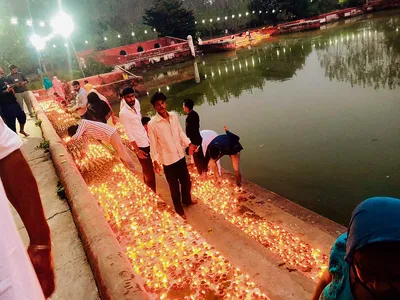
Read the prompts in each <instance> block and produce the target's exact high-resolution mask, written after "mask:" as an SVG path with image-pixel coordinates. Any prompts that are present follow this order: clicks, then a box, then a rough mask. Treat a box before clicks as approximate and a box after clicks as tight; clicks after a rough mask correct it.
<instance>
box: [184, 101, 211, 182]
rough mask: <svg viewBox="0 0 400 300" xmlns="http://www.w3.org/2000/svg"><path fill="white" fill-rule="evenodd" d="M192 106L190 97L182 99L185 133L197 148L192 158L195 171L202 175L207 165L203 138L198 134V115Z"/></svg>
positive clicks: (205, 171)
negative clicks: (184, 114) (185, 115)
mask: <svg viewBox="0 0 400 300" xmlns="http://www.w3.org/2000/svg"><path fill="white" fill-rule="evenodd" d="M193 107H194V102H193V100H192V99H185V101H183V110H184V111H185V112H186V113H187V115H188V116H187V118H186V135H187V136H188V138H189V139H190V141H191V142H192V144H193V145H195V146H196V148H197V149H196V151H195V152H194V153H193V159H194V164H195V165H196V169H197V172H198V173H199V174H200V175H202V174H203V173H204V174H206V173H207V166H206V165H205V163H206V161H205V157H204V155H203V149H202V146H201V144H202V141H203V138H202V137H201V135H200V117H199V114H198V113H197V112H195V111H194V110H193Z"/></svg>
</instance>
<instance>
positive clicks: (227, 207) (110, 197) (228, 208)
mask: <svg viewBox="0 0 400 300" xmlns="http://www.w3.org/2000/svg"><path fill="white" fill-rule="evenodd" d="M46 112H47V114H48V115H50V117H49V119H50V120H51V121H52V123H53V122H57V123H58V124H59V125H58V126H57V128H58V130H57V129H56V130H57V132H58V133H59V134H60V136H63V135H65V132H66V129H67V128H68V127H69V126H70V124H71V123H72V120H71V117H70V116H69V115H67V114H65V113H64V111H62V110H58V109H57V108H55V109H50V110H48V111H46ZM64 119H65V122H63V120H64ZM75 123H76V120H75ZM53 124H54V123H53ZM117 129H118V132H120V133H121V134H122V136H123V137H124V132H123V128H122V126H121V125H119V127H117ZM125 137H126V136H125ZM69 151H70V152H71V154H73V157H74V159H75V161H76V163H77V166H78V167H79V169H80V171H81V173H82V175H83V177H84V178H85V180H86V182H87V183H88V184H91V183H93V185H92V189H91V190H92V193H93V194H94V195H96V196H95V198H96V199H97V200H98V202H99V204H100V205H101V207H103V209H104V212H105V215H106V217H107V219H108V220H109V221H110V223H111V224H113V225H115V226H113V228H114V229H115V230H116V231H118V232H119V234H121V235H122V236H123V237H124V238H123V239H122V240H121V242H122V243H124V241H129V242H127V244H126V245H128V246H127V253H128V255H129V257H130V258H131V260H132V262H133V266H134V268H135V271H137V272H138V273H139V274H141V275H142V276H143V278H145V280H146V281H145V284H146V288H147V289H148V290H150V291H151V292H154V293H156V294H157V295H169V297H173V292H174V291H176V290H179V291H181V292H182V289H184V291H185V292H184V293H186V294H187V295H189V294H190V295H192V296H193V293H192V292H193V291H194V290H196V293H197V292H198V289H199V287H198V286H197V285H196V284H197V283H198V281H196V280H194V281H193V282H192V280H191V279H190V280H189V279H188V280H189V281H190V282H191V283H193V284H194V286H195V287H196V288H195V289H194V290H193V291H192V292H190V291H191V289H193V286H192V285H190V284H189V285H188V283H187V280H186V281H184V280H183V279H182V277H181V275H180V274H181V273H180V272H176V271H174V272H172V273H170V272H167V271H165V272H166V273H165V277H162V276H161V275H157V276H155V278H161V277H162V278H163V279H162V281H163V282H164V281H166V282H164V283H163V284H161V283H157V282H155V281H154V274H153V275H151V274H152V273H151V271H149V269H148V268H147V267H146V266H144V265H148V267H149V268H150V269H152V268H153V267H155V266H157V268H156V269H157V270H158V269H159V268H160V266H159V265H157V262H155V261H153V259H152V260H151V261H150V260H149V257H150V258H152V256H155V257H160V255H159V254H160V253H159V252H157V251H160V250H156V252H151V251H152V250H149V249H147V250H146V252H145V253H144V254H143V253H141V252H140V249H141V247H140V244H139V245H138V244H137V239H136V238H137V236H138V235H141V236H143V235H146V236H147V235H148V232H147V231H146V230H147V228H153V226H150V224H152V223H151V222H149V220H148V219H145V220H142V219H141V220H139V221H141V222H139V221H135V222H136V223H135V224H136V225H132V224H133V223H132V224H131V225H129V222H133V220H135V217H137V216H141V217H143V216H156V215H157V214H155V212H159V213H163V215H164V214H166V212H165V210H163V209H162V208H160V205H159V203H160V202H161V201H160V200H159V199H158V198H157V197H156V196H155V195H154V194H152V192H150V191H149V190H148V189H147V187H145V186H144V185H143V184H142V182H141V181H140V180H138V179H137V178H136V177H135V176H133V178H134V179H135V180H133V178H129V180H128V179H127V178H128V177H130V176H132V175H130V173H129V172H128V171H127V170H126V169H125V168H124V167H122V166H119V167H117V165H116V161H115V159H114V157H113V156H112V155H110V152H109V151H108V150H107V149H106V148H105V147H104V146H103V145H100V144H99V143H97V142H95V141H91V143H90V145H89V149H88V150H86V151H85V153H86V155H85V157H83V158H82V157H81V152H82V146H74V148H73V149H69ZM115 168H117V169H115ZM111 169H114V173H113V175H112V176H111V177H110V170H111ZM121 174H123V177H125V178H123V177H120V175H121ZM128 175H130V176H128ZM192 176H194V177H195V179H196V180H194V186H193V193H194V194H195V195H196V196H197V197H198V198H199V199H200V200H201V201H203V202H205V203H206V204H208V205H209V206H210V208H212V209H213V210H215V211H216V212H218V213H220V214H221V215H223V216H224V217H225V218H226V219H227V220H228V221H229V222H231V223H232V224H234V225H236V226H237V227H238V228H240V229H241V230H243V231H244V232H245V233H247V234H248V235H249V236H251V237H253V238H254V239H256V240H257V241H259V242H260V243H262V244H263V245H265V246H266V247H267V248H268V249H270V250H271V251H272V252H274V253H276V254H277V255H279V256H280V257H281V258H282V259H283V260H284V261H285V262H287V263H289V264H291V265H293V266H295V267H297V268H299V269H300V270H302V271H304V272H309V274H310V276H311V277H312V278H314V277H315V274H316V273H318V272H322V271H323V270H324V268H325V265H326V256H324V255H322V254H321V252H320V251H319V250H318V249H313V248H312V247H310V246H309V245H308V244H306V243H303V242H302V241H301V240H300V239H299V238H297V237H294V236H293V235H292V234H290V233H288V232H287V231H285V230H284V229H282V228H280V227H278V226H274V225H273V224H271V223H269V222H266V221H265V220H256V219H252V218H249V217H245V216H242V215H240V214H238V213H237V210H238V207H239V206H238V202H237V200H234V199H233V198H232V196H231V194H230V193H229V191H228V187H227V186H225V187H222V188H221V187H216V186H215V185H214V183H213V182H212V181H200V180H198V178H196V175H192ZM225 185H227V183H226V182H225ZM110 186H111V187H112V188H110ZM123 187H124V188H123ZM154 197H155V198H154ZM142 201H144V202H142ZM151 203H152V204H153V206H149V204H151ZM137 207H143V211H137V209H136V208H137ZM161 207H162V206H161ZM149 211H150V213H149ZM167 215H168V216H170V218H172V219H174V222H180V219H179V218H177V220H175V219H176V216H175V215H174V214H173V213H172V214H171V212H168V214H167ZM174 216H175V218H173V217H174ZM157 220H161V219H160V216H158V219H156V220H155V222H156V221H157ZM138 224H140V226H142V229H141V230H139V231H138V229H137V228H139V227H138ZM157 226H161V228H165V224H161V225H160V224H157V225H155V227H157ZM133 228H135V231H134V232H133V234H132V231H131V230H133ZM168 228H169V227H168ZM185 230H188V232H190V230H192V229H190V230H189V229H187V228H186V229H185ZM173 233H174V230H172V231H171V230H168V235H171V236H174V237H175V236H176V235H174V234H173ZM178 236H179V235H178ZM154 238H157V236H154ZM192 239H193V240H194V241H195V239H194V238H193V237H192ZM139 241H141V242H145V243H148V242H149V241H146V240H145V239H144V238H142V239H139ZM159 243H161V244H163V243H165V241H164V240H162V242H159ZM176 243H181V242H175V241H173V243H172V246H171V245H170V246H171V247H173V246H176V245H177V244H176ZM165 245H168V243H166V244H165ZM160 246H161V245H159V244H157V246H154V245H153V246H152V247H155V249H158V248H160ZM167 249H168V251H166V253H167V254H166V255H169V253H170V252H171V251H170V250H171V249H170V248H169V247H168V248H167ZM189 249H191V248H189ZM137 251H139V253H136V252H137ZM172 253H173V251H172ZM186 253H189V251H186ZM149 255H150V256H149ZM174 255H175V256H174V259H173V262H174V263H176V264H178V265H181V264H182V261H181V260H180V259H181V258H182V257H180V255H178V254H174ZM137 257H139V261H137V260H136V258H137ZM184 257H185V256H184ZM207 257H208V256H207ZM211 257H212V256H211ZM193 258H195V257H194V255H193ZM197 258H198V256H197ZM171 259H172V258H171ZM186 259H188V258H185V260H186ZM175 260H178V261H175ZM224 261H225V260H224ZM141 262H143V264H144V265H143V266H142V269H141V268H140V264H141ZM200 262H202V263H204V262H205V261H204V259H203V261H201V260H200ZM159 263H160V262H159V261H158V264H159ZM171 263H172V261H170V260H168V263H167V266H168V265H170V264H171ZM190 264H191V266H192V267H193V268H195V269H196V272H197V271H198V268H197V267H200V269H201V267H202V266H201V265H200V266H198V265H197V264H195V263H194V262H191V263H190ZM203 267H204V266H203ZM203 270H204V268H203ZM207 270H208V269H207ZM210 270H211V271H212V270H216V269H215V268H214V269H213V268H211V269H210ZM226 270H228V269H226ZM231 271H232V268H229V271H226V272H227V273H226V272H225V274H226V276H228V274H230V275H232V273H231ZM310 271H312V272H310ZM149 272H150V273H149ZM221 272H222V271H221ZM217 273H218V271H217ZM168 274H169V275H170V276H167V275H168ZM217 276H218V275H217ZM235 276H239V275H237V274H236V275H235ZM239 277H240V276H239ZM146 278H147V279H146ZM165 278H166V279H165ZM174 278H175V279H176V280H178V282H174V283H173V284H172V285H171V282H173V281H171V280H173V279H174ZM190 278H193V276H190ZM218 279H219V280H222V279H223V277H221V276H219V277H218ZM226 279H227V280H226V282H225V281H224V282H225V284H223V285H222V286H227V284H226V283H227V282H232V280H231V278H230V277H229V278H228V277H227V278H226ZM228 279H229V280H228ZM213 280H214V281H215V280H216V279H215V276H214V277H213V279H212V281H213ZM203 281H204V280H200V281H199V282H200V283H201V282H203ZM204 282H205V283H207V282H208V281H204ZM239 282H240V281H239ZM246 282H247V281H246ZM211 283H212V282H208V283H207V284H205V286H206V288H207V289H205V290H202V291H204V292H205V293H206V294H207V295H209V293H210V291H214V292H215V291H218V293H216V294H215V293H214V295H217V294H219V295H222V294H223V295H225V296H226V295H229V296H232V295H237V294H232V291H230V292H228V291H227V289H224V290H222V289H221V287H222V286H221V285H218V286H215V285H212V284H211ZM165 286H167V287H168V289H167V288H166V287H165ZM171 286H173V287H174V288H172V289H171ZM229 286H230V285H229ZM208 289H210V290H208ZM243 289H244V291H246V290H249V289H248V287H245V286H243ZM234 290H235V289H234ZM257 292H258V291H257ZM171 293H172V294H171ZM221 293H222V294H221ZM170 294H171V295H170ZM196 295H197V294H196ZM246 295H247V296H248V294H246ZM256 295H258V294H257V293H256ZM260 295H261V293H260ZM197 296H199V295H197ZM197 296H196V297H197ZM203 296H204V295H203ZM247 296H246V297H247ZM261 296H262V295H261ZM169 297H168V298H169ZM195 299H198V298H195Z"/></svg>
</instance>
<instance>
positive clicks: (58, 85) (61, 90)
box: [52, 76, 65, 99]
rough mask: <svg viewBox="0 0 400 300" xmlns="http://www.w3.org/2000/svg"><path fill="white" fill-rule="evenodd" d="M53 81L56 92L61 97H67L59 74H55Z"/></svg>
mask: <svg viewBox="0 0 400 300" xmlns="http://www.w3.org/2000/svg"><path fill="white" fill-rule="evenodd" d="M52 83H53V88H54V92H56V93H57V95H58V96H60V97H61V98H64V99H65V94H64V88H63V85H62V83H61V80H59V79H58V78H57V76H54V77H53V81H52Z"/></svg>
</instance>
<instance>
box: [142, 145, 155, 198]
mask: <svg viewBox="0 0 400 300" xmlns="http://www.w3.org/2000/svg"><path fill="white" fill-rule="evenodd" d="M139 149H140V150H142V151H143V152H146V153H147V154H148V155H149V156H147V158H145V159H140V158H139V162H140V164H141V165H142V170H143V181H144V183H145V184H146V185H147V186H148V187H149V188H151V189H152V190H153V192H154V193H155V192H156V174H155V173H154V168H153V162H152V160H151V157H150V147H145V148H139Z"/></svg>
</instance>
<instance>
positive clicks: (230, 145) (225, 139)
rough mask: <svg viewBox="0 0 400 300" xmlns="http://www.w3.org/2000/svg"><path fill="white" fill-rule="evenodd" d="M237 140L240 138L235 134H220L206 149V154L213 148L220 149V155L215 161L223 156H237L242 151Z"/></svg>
mask: <svg viewBox="0 0 400 300" xmlns="http://www.w3.org/2000/svg"><path fill="white" fill-rule="evenodd" d="M239 140H240V138H239V137H238V136H237V135H236V134H234V133H232V132H230V131H227V132H226V134H221V135H219V136H217V137H216V138H215V139H213V140H212V141H211V143H210V144H209V145H208V147H207V152H208V151H209V149H211V148H212V147H215V146H217V147H218V148H220V149H221V154H220V156H219V157H218V158H217V159H216V160H218V159H220V158H221V157H222V156H224V155H233V154H237V153H239V152H240V151H242V150H243V147H242V145H241V144H240V143H239Z"/></svg>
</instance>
